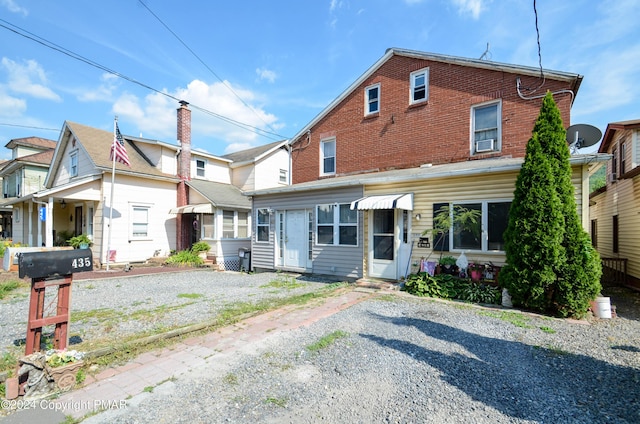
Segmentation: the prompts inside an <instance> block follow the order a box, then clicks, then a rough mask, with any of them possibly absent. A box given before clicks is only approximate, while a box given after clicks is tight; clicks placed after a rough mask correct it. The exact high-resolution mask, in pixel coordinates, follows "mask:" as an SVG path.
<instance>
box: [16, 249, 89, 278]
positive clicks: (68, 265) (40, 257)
mask: <svg viewBox="0 0 640 424" xmlns="http://www.w3.org/2000/svg"><path fill="white" fill-rule="evenodd" d="M92 270H93V255H92V252H91V250H90V249H74V250H51V251H46V252H23V253H20V255H19V257H18V275H19V276H20V278H24V277H30V278H46V277H53V276H56V275H61V276H62V275H69V274H73V273H76V272H83V271H92Z"/></svg>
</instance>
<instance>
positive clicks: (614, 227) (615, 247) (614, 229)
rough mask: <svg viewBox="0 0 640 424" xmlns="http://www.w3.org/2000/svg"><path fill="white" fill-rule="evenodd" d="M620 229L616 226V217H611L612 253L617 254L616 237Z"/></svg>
mask: <svg viewBox="0 0 640 424" xmlns="http://www.w3.org/2000/svg"><path fill="white" fill-rule="evenodd" d="M619 231H620V228H619V226H618V215H614V216H613V253H619V252H618V250H619V245H618V236H619Z"/></svg>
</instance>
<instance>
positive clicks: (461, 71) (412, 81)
mask: <svg viewBox="0 0 640 424" xmlns="http://www.w3.org/2000/svg"><path fill="white" fill-rule="evenodd" d="M543 73H544V78H541V69H539V68H532V67H526V66H516V65H508V64H503V63H496V62H488V61H483V60H475V59H466V58H459V57H452V56H445V55H436V54H429V53H423V52H415V51H408V50H401V49H389V50H387V52H386V53H385V55H384V56H383V57H382V58H381V59H380V60H378V61H377V62H376V63H375V64H374V65H373V66H372V67H370V68H369V69H368V70H367V71H366V72H365V73H364V74H363V75H362V76H361V77H360V78H358V79H357V80H356V81H355V82H354V83H353V84H351V86H349V87H348V88H347V89H346V90H345V91H344V92H343V93H342V94H341V95H340V96H339V97H338V98H336V99H335V100H334V101H333V102H331V104H329V105H328V106H327V108H325V109H324V110H323V111H322V112H321V113H320V114H319V115H318V116H316V117H315V118H314V119H313V120H312V121H311V122H310V123H309V124H308V125H306V126H305V127H304V128H302V129H301V130H300V131H299V132H298V134H296V135H295V136H294V137H293V138H292V139H291V140H290V143H289V149H290V152H291V163H292V168H291V176H292V182H293V185H291V186H289V187H274V188H269V189H264V190H255V191H253V192H248V193H247V194H248V195H250V196H252V198H253V211H254V216H255V217H256V220H255V221H256V222H255V229H254V237H253V239H252V261H253V264H252V266H253V268H254V269H256V270H260V269H283V270H295V271H301V272H311V273H319V274H330V275H335V276H339V277H343V278H350V279H357V278H361V277H367V278H381V279H389V280H396V279H399V278H402V277H404V276H406V275H407V273H409V272H411V271H415V267H414V266H413V264H416V263H419V261H420V259H421V258H431V259H430V260H437V258H438V256H439V255H440V252H434V243H433V239H432V238H431V237H430V236H429V235H425V236H424V237H430V240H429V243H428V244H427V240H422V241H421V242H420V243H419V241H420V240H419V239H420V237H422V233H423V232H425V231H428V230H429V229H431V228H432V225H433V215H434V213H436V212H437V211H438V210H441V208H443V206H447V205H461V206H465V207H466V208H470V209H477V210H478V211H480V213H481V216H482V218H481V222H479V223H478V224H477V228H474V231H472V232H462V233H460V232H458V231H450V233H449V235H448V237H447V239H446V240H445V242H446V243H445V245H444V247H443V249H444V250H446V251H449V252H450V253H446V254H453V255H455V256H459V255H460V254H461V253H462V252H465V254H466V256H467V257H468V259H469V260H475V261H482V262H489V261H491V262H493V263H495V264H502V263H504V260H505V255H504V240H503V238H502V233H503V231H504V229H505V228H506V225H507V220H508V211H509V207H510V204H511V200H512V198H513V191H514V188H515V180H516V177H517V175H518V172H519V169H520V166H521V164H522V161H523V158H524V155H525V151H526V145H527V142H528V140H529V138H530V137H531V132H532V129H533V124H534V122H535V120H536V119H537V117H538V114H539V112H540V106H541V102H542V100H541V99H542V97H543V96H544V93H545V92H546V91H547V90H549V91H551V92H553V93H554V99H555V101H556V103H557V105H558V108H559V110H560V112H561V116H562V119H563V121H564V123H565V126H567V127H568V126H569V124H570V121H571V119H570V111H571V105H572V103H573V99H574V97H575V95H576V93H577V91H578V88H579V86H580V84H581V82H582V76H581V75H578V74H573V73H567V72H559V71H550V70H543ZM605 159H606V158H603V157H601V156H600V155H597V154H593V155H575V156H573V157H572V158H571V164H572V168H573V183H574V186H575V187H576V201H577V204H578V212H579V213H580V214H581V216H582V220H583V225H584V226H585V228H587V225H588V170H589V167H590V166H591V164H593V163H596V162H597V161H601V160H605ZM454 209H455V208H451V210H454ZM427 246H428V247H427ZM441 248H442V247H441Z"/></svg>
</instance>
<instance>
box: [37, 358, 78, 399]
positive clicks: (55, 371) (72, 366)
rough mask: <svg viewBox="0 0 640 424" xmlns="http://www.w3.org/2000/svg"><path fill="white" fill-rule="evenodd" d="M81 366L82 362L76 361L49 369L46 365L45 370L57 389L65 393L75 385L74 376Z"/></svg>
mask: <svg viewBox="0 0 640 424" xmlns="http://www.w3.org/2000/svg"><path fill="white" fill-rule="evenodd" d="M83 364H84V362H83V361H76V362H71V363H69V364H67V365H63V366H61V367H50V366H48V365H47V366H46V367H45V368H46V370H47V373H49V375H50V376H51V378H52V379H53V381H54V382H55V383H56V385H57V386H58V388H59V389H60V390H61V391H63V392H66V391H68V390H71V388H72V387H73V386H74V385H75V384H76V374H77V373H78V370H79V369H80V367H82V365H83Z"/></svg>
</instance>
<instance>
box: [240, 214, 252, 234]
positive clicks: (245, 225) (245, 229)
mask: <svg viewBox="0 0 640 424" xmlns="http://www.w3.org/2000/svg"><path fill="white" fill-rule="evenodd" d="M246 237H249V213H248V212H238V238H246Z"/></svg>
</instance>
